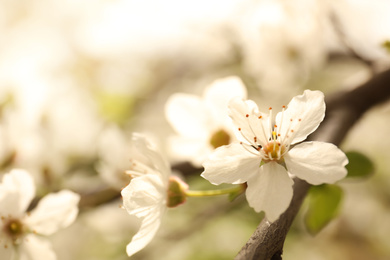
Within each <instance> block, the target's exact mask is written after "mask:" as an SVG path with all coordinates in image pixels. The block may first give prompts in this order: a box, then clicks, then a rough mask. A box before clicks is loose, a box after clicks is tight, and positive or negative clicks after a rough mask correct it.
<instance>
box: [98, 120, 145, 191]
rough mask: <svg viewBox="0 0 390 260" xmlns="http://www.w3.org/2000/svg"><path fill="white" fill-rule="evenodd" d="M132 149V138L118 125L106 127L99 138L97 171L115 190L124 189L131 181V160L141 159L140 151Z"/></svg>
mask: <svg viewBox="0 0 390 260" xmlns="http://www.w3.org/2000/svg"><path fill="white" fill-rule="evenodd" d="M132 148H133V146H131V140H130V138H128V137H127V136H126V134H125V133H124V132H123V131H122V130H121V129H120V128H119V127H118V126H116V125H112V126H109V127H106V128H105V129H104V130H103V132H102V133H101V135H100V137H99V144H98V153H99V157H100V161H99V164H98V165H97V171H98V173H99V175H100V177H101V178H102V179H103V180H104V181H105V182H106V183H107V184H109V185H110V186H112V187H113V188H115V189H118V190H120V189H122V188H123V187H125V186H126V185H128V184H129V182H130V180H131V177H130V175H129V174H127V173H126V170H127V169H128V168H129V167H130V165H131V159H135V158H137V155H138V157H139V151H134V149H132ZM132 150H133V151H132Z"/></svg>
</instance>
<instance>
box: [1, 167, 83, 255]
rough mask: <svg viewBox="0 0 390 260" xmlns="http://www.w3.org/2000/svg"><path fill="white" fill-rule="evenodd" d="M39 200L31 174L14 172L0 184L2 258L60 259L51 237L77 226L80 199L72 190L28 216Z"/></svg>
mask: <svg viewBox="0 0 390 260" xmlns="http://www.w3.org/2000/svg"><path fill="white" fill-rule="evenodd" d="M34 196H35V185H34V182H33V179H32V178H31V176H30V174H29V173H28V172H26V171H23V170H12V171H11V172H10V173H8V174H5V175H4V176H3V181H2V183H1V184H0V215H1V222H0V223H1V224H0V227H1V233H0V238H1V239H0V241H1V242H0V243H1V246H0V256H1V259H5V260H11V259H14V257H19V258H18V259H20V260H28V259H47V260H50V259H56V255H55V253H54V252H53V250H52V249H51V245H50V243H49V241H47V240H46V239H44V238H43V237H42V236H49V235H52V234H53V233H55V232H57V231H58V230H59V229H61V228H65V227H67V226H69V225H70V224H72V223H73V221H74V220H75V219H76V216H77V214H78V207H77V204H78V202H79V199H80V198H79V195H78V194H75V193H73V192H71V191H69V190H62V191H60V192H58V193H52V194H48V195H46V196H45V197H44V198H42V199H41V200H40V202H39V203H38V205H37V206H36V208H35V209H33V210H32V211H31V212H26V211H27V209H28V206H29V205H30V203H31V200H32V199H33V198H34Z"/></svg>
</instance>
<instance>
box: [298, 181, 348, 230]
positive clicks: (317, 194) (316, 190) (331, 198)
mask: <svg viewBox="0 0 390 260" xmlns="http://www.w3.org/2000/svg"><path fill="white" fill-rule="evenodd" d="M342 197H343V190H342V189H341V188H340V187H339V186H337V185H334V184H323V185H319V186H313V187H311V188H310V191H309V208H308V210H307V212H306V215H305V226H306V228H307V230H308V231H309V232H310V233H311V234H313V235H315V234H317V233H319V232H320V231H321V230H322V229H323V228H324V227H325V226H326V225H327V224H328V223H329V222H330V221H331V220H332V219H333V218H335V217H336V216H337V214H338V210H339V206H340V202H341V199H342Z"/></svg>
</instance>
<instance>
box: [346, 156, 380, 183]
mask: <svg viewBox="0 0 390 260" xmlns="http://www.w3.org/2000/svg"><path fill="white" fill-rule="evenodd" d="M346 155H347V157H348V160H349V163H348V165H347V166H346V168H347V170H348V175H347V177H348V178H351V177H366V176H369V175H371V174H372V173H373V172H374V164H373V163H372V161H371V160H370V159H369V158H368V157H367V156H365V155H364V154H362V153H359V152H348V153H346Z"/></svg>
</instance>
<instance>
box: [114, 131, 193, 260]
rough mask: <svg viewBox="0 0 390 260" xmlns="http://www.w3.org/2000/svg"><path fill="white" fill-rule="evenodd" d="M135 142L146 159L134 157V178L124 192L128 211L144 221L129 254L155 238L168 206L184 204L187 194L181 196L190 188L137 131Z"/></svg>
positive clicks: (132, 166)
mask: <svg viewBox="0 0 390 260" xmlns="http://www.w3.org/2000/svg"><path fill="white" fill-rule="evenodd" d="M133 141H134V147H135V148H136V149H137V150H138V152H139V153H140V154H143V155H144V157H145V158H144V159H145V160H144V161H139V160H131V169H130V170H129V171H127V173H128V174H129V175H130V176H131V177H132V180H131V182H130V184H129V185H128V186H126V188H124V189H123V190H122V192H121V194H122V198H123V206H124V207H125V209H126V210H127V212H128V213H129V214H130V215H134V216H136V217H138V218H140V219H141V222H142V223H141V227H140V229H139V230H138V232H137V233H136V234H135V235H134V236H133V238H132V240H131V242H130V243H129V244H128V245H127V248H126V251H127V254H128V255H129V256H131V255H133V254H135V253H137V252H138V251H140V250H141V249H143V248H144V247H145V246H146V245H147V244H148V243H149V242H150V241H151V240H152V239H153V237H154V236H155V234H156V232H157V230H158V228H159V227H160V224H161V218H162V216H163V213H164V212H165V210H166V208H167V207H175V206H177V205H179V204H181V203H183V202H184V201H185V196H184V197H183V196H181V195H183V194H184V193H183V191H184V190H186V189H187V188H188V187H187V186H186V184H184V183H183V182H181V181H180V180H179V179H178V178H176V177H174V176H171V170H170V167H169V164H168V162H167V161H166V160H165V159H164V158H163V157H162V156H161V154H160V153H159V152H157V150H156V148H154V147H153V146H152V144H151V143H150V142H148V141H147V140H146V139H145V137H143V136H141V135H138V134H134V135H133ZM177 195H179V197H178V196H177Z"/></svg>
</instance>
